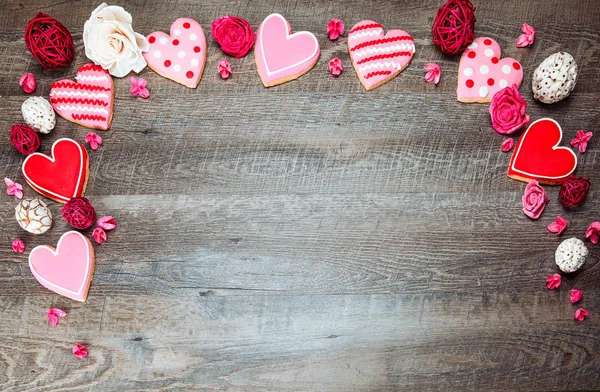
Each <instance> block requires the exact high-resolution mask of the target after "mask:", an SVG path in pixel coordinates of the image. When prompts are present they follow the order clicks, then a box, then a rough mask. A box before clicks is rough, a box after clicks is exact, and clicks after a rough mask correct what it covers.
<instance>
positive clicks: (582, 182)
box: [558, 176, 590, 208]
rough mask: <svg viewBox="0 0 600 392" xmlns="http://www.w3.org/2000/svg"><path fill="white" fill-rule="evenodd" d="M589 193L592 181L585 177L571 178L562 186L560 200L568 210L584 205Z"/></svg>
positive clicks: (559, 193) (559, 194)
mask: <svg viewBox="0 0 600 392" xmlns="http://www.w3.org/2000/svg"><path fill="white" fill-rule="evenodd" d="M589 191H590V180H588V179H587V178H583V177H579V178H577V177H575V176H569V178H567V179H566V180H565V182H563V183H562V185H561V186H560V191H559V192H558V199H559V200H560V202H561V203H562V205H563V206H564V207H566V208H568V207H576V206H578V205H580V204H581V203H583V200H584V199H585V197H586V196H587V194H588V192H589Z"/></svg>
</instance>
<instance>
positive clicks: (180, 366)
mask: <svg viewBox="0 0 600 392" xmlns="http://www.w3.org/2000/svg"><path fill="white" fill-rule="evenodd" d="M442 2H443V1H442V0H420V1H414V0H411V1H402V2H389V1H383V0H374V1H371V2H369V3H364V2H363V1H360V0H348V1H345V2H344V3H343V4H342V3H340V2H323V1H317V0H309V1H292V2H289V1H281V0H263V1H260V2H247V1H241V0H235V1H230V2H222V1H217V0H209V1H202V2H189V1H184V0H170V1H167V2H155V1H140V0H135V1H128V2H126V4H125V3H124V4H122V5H124V6H125V7H126V8H127V9H128V10H129V11H130V12H131V13H132V14H133V17H134V27H135V29H136V30H137V31H139V32H141V33H144V34H147V33H149V32H151V31H154V30H164V31H167V30H168V28H169V25H170V23H171V21H172V19H174V18H176V17H181V16H190V17H194V18H195V19H197V20H198V21H199V22H200V23H201V24H202V25H203V26H204V27H205V31H206V33H207V36H208V44H209V55H208V60H207V65H206V70H205V74H204V76H203V78H202V81H201V83H200V85H199V87H198V88H197V89H195V90H190V89H187V88H185V87H183V86H180V85H177V84H175V83H173V82H170V81H167V80H165V79H163V78H161V77H159V76H158V75H156V74H155V73H154V72H152V71H151V70H144V71H143V72H142V73H141V75H140V76H142V77H144V78H146V79H147V80H148V85H149V88H150V91H151V98H150V99H149V100H147V101H144V100H141V99H138V98H134V97H132V96H131V95H130V94H129V81H128V80H127V79H126V78H124V79H118V80H115V85H116V97H115V98H116V104H115V110H116V114H115V118H114V122H113V127H112V128H111V130H110V131H108V132H102V133H101V135H102V136H103V138H104V140H105V142H104V145H103V146H102V147H101V149H100V150H99V151H97V152H92V153H91V165H92V166H91V167H92V172H91V175H90V180H89V183H88V191H87V194H86V196H88V197H89V198H90V199H91V200H92V202H93V204H94V205H95V206H96V209H97V211H98V214H100V215H105V214H111V215H114V216H115V217H117V220H118V222H119V225H118V229H117V230H116V231H114V232H111V233H109V241H108V242H107V243H105V244H102V245H101V246H96V256H97V268H96V273H95V278H94V281H93V283H92V288H91V291H90V295H89V298H88V301H87V302H86V303H84V304H80V303H74V302H72V301H69V300H66V299H64V298H61V297H59V296H58V295H55V294H52V293H50V292H49V291H48V290H46V289H44V288H43V287H40V286H39V284H37V282H36V281H35V280H34V278H33V277H32V276H31V273H30V271H29V269H28V266H27V262H26V256H27V254H24V255H16V254H14V253H13V252H12V251H11V250H10V247H9V246H8V245H9V244H10V241H11V240H12V239H13V238H15V237H17V236H18V237H21V238H23V239H24V240H25V242H26V244H27V249H31V248H32V247H33V246H35V245H38V244H41V243H48V244H53V243H56V241H57V240H58V238H59V237H60V234H61V233H63V232H64V231H66V230H67V225H66V223H65V222H64V220H63V219H62V218H60V206H59V205H58V204H56V203H51V205H50V208H51V209H52V212H53V213H54V215H55V217H56V220H55V226H54V228H53V230H51V231H50V232H48V233H47V234H45V235H43V236H37V237H36V236H32V235H28V234H26V233H24V232H23V231H22V230H20V229H19V228H18V227H17V225H16V222H15V221H14V216H13V214H14V213H13V208H14V205H15V201H14V199H11V198H8V197H3V198H0V228H1V230H0V244H5V245H4V246H0V260H2V261H0V314H2V315H3V317H0V390H3V391H11V392H13V391H55V390H64V391H84V390H85V391H87V390H133V391H159V390H160V391H179V390H181V391H192V390H202V391H206V390H229V391H266V390H276V391H297V390H307V391H316V390H319V391H321V390H323V391H325V390H327V391H390V390H461V391H462V390H486V391H492V390H511V391H512V390H565V389H568V390H574V389H599V388H600V379H599V378H600V376H599V374H600V372H599V370H600V364H599V361H600V359H599V358H600V357H599V355H598V351H599V350H598V349H599V341H598V336H599V332H600V328H599V324H598V318H597V317H596V315H597V313H598V310H597V309H596V308H597V306H596V304H597V303H598V299H599V298H600V291H599V290H598V277H599V276H600V275H599V269H598V268H599V267H598V265H599V264H598V260H599V259H600V253H599V252H600V250H599V248H598V247H597V246H590V251H591V256H590V259H589V261H588V263H587V264H586V266H585V267H584V269H583V270H582V271H581V272H579V273H576V274H574V275H573V276H568V277H565V279H564V281H563V286H562V287H561V289H560V291H559V292H548V291H547V290H546V289H545V288H544V278H545V277H546V276H547V275H548V274H551V273H553V272H554V271H555V267H554V263H553V254H554V250H555V249H556V246H557V245H558V243H559V242H560V241H561V239H562V238H567V237H568V236H577V237H579V238H582V237H583V233H584V232H585V229H586V228H587V225H588V224H589V223H590V222H591V221H593V220H598V219H599V217H600V192H598V190H597V187H596V185H597V184H600V170H598V167H599V161H600V142H598V140H600V139H598V138H596V137H594V138H593V139H592V141H591V142H590V144H589V147H588V151H587V152H586V153H585V154H578V158H579V162H580V164H579V169H578V172H577V173H578V174H579V175H583V176H586V177H590V178H591V180H592V192H591V193H590V195H589V196H588V198H587V200H586V202H585V204H584V205H583V206H582V207H581V208H578V209H575V210H573V211H565V210H564V209H563V208H562V207H561V206H560V204H559V203H558V188H556V187H554V188H552V187H548V191H549V195H550V197H551V199H552V200H551V202H550V204H548V206H547V208H546V211H545V212H544V214H543V216H542V218H541V219H540V220H539V221H535V222H534V221H531V220H529V219H528V218H526V217H525V216H524V215H523V214H522V213H521V211H520V208H521V202H520V198H521V195H522V192H523V188H524V184H523V183H519V182H515V181H512V180H510V179H508V178H507V177H506V167H507V164H508V160H509V154H503V153H501V152H500V144H501V142H502V141H503V139H504V137H502V136H501V135H498V134H496V133H495V132H494V131H493V130H492V129H491V127H490V122H489V114H488V113H487V106H486V105H464V104H460V103H458V102H456V97H455V92H454V90H455V85H456V78H457V69H458V65H457V61H458V57H456V56H455V57H447V56H443V55H442V54H441V53H440V52H439V51H438V50H437V49H435V47H434V46H433V44H432V42H431V38H430V30H429V29H430V25H431V22H432V20H433V15H434V14H435V10H436V9H437V7H438V6H439V5H440V4H441V3H442ZM5 3H6V4H4V5H3V9H2V12H0V96H1V97H2V98H3V99H2V105H0V128H1V129H4V130H5V131H6V132H7V130H8V129H9V128H10V126H11V125H12V124H13V123H14V122H17V121H20V119H21V115H20V106H21V103H22V101H23V100H24V98H25V95H24V94H23V93H22V92H21V90H20V88H19V86H18V84H17V81H18V78H19V76H20V75H22V74H23V73H25V72H33V73H35V74H36V76H38V90H37V92H36V94H39V95H47V94H48V92H49V88H50V84H51V83H52V82H53V81H55V80H57V79H61V78H64V77H73V76H74V75H75V72H76V69H77V68H78V67H79V66H80V65H82V64H84V63H85V62H87V59H86V58H85V56H84V54H83V49H84V48H83V42H82V29H83V23H84V21H85V20H86V19H87V18H88V16H89V14H90V12H91V11H92V10H93V9H94V8H95V7H96V6H97V3H95V2H91V1H89V0H83V1H77V2H69V1H56V0H42V1H31V0H27V1H15V0H8V1H6V2H5ZM476 4H477V6H478V10H477V19H478V22H477V34H478V35H490V36H492V37H494V38H496V39H497V40H498V42H499V43H500V44H501V46H502V47H503V51H504V55H505V56H510V57H514V58H516V59H518V60H519V61H520V62H521V63H522V65H523V67H524V71H525V79H524V82H523V87H522V88H521V93H522V94H523V96H524V98H525V99H526V101H527V103H528V113H529V114H530V115H531V117H532V118H533V119H537V118H541V117H545V116H549V117H552V118H555V119H556V120H558V121H559V122H560V123H561V124H562V125H563V129H564V133H565V135H564V141H563V142H564V144H566V143H567V142H568V141H569V140H570V139H571V138H572V137H573V136H574V134H575V132H576V130H578V129H585V130H591V131H594V132H596V131H597V129H596V128H597V124H598V122H599V121H600V107H599V106H598V104H597V102H598V100H599V99H600V78H598V75H599V73H600V64H599V63H598V61H597V59H598V54H599V53H600V44H599V42H600V33H599V30H598V26H599V24H600V4H598V3H597V2H596V1H593V0H581V1H566V2H565V1H558V0H546V1H537V0H536V1H530V2H522V1H518V0H508V1H502V2H495V1H491V0H485V1H484V0H477V1H476ZM149 9H152V10H153V11H152V12H149V11H148V10H149ZM37 10H42V11H44V12H47V13H49V14H50V15H52V16H55V17H57V18H58V19H60V20H61V21H63V22H64V23H65V24H66V25H67V26H68V27H69V28H70V29H71V31H72V33H73V37H74V39H75V45H76V49H77V57H76V60H75V62H74V63H73V64H72V66H71V67H70V68H69V69H64V70H56V71H43V70H41V69H40V67H39V65H37V63H36V62H35V60H33V59H32V57H31V55H30V54H29V53H28V52H27V51H26V50H25V47H24V45H23V38H22V34H23V28H24V26H25V23H26V22H27V20H29V19H30V18H31V17H32V16H33V15H34V13H35V12H36V11H37ZM271 12H280V13H282V14H284V15H285V16H286V17H288V19H289V20H290V22H291V23H292V26H293V29H294V30H302V29H306V30H310V31H313V32H314V33H316V35H317V38H318V39H319V41H320V43H321V48H322V55H321V59H320V60H319V62H318V63H317V65H316V66H315V68H314V69H313V70H312V71H311V72H309V73H308V74H306V75H304V76H302V77H301V78H300V79H299V80H297V81H294V82H292V83H287V84H284V85H281V86H278V87H275V88H271V89H268V90H267V89H264V88H263V87H262V84H261V82H260V79H259V77H258V75H257V74H256V71H255V65H254V61H253V58H252V56H247V57H246V58H243V59H239V60H238V59H230V61H231V64H232V68H233V71H234V75H233V76H232V78H231V79H229V80H227V81H223V80H221V79H220V78H219V76H218V74H217V72H216V68H217V64H218V62H219V61H220V59H221V58H223V57H224V55H223V54H222V53H221V52H220V50H219V49H218V47H217V45H216V43H215V42H214V40H212V39H211V38H210V33H209V26H210V22H211V21H212V20H214V19H215V18H217V17H218V16H221V15H223V14H236V15H240V16H243V17H245V18H247V19H248V20H249V21H250V22H251V23H252V24H253V25H254V26H255V27H256V26H258V24H259V23H260V22H261V21H262V19H263V18H264V17H265V16H266V15H267V14H269V13H271ZM165 15H170V16H169V17H167V18H165V17H164V16H165ZM171 16H172V17H171ZM333 17H337V18H340V19H342V20H343V21H344V22H345V23H346V29H347V31H348V29H349V28H351V26H352V25H353V24H354V23H356V22H358V21H359V20H361V19H364V18H370V19H374V20H377V21H379V22H381V23H382V24H383V25H384V26H385V27H386V28H402V29H404V30H406V31H409V32H410V33H412V34H413V35H414V36H415V40H416V43H417V53H416V55H415V58H414V59H413V62H412V63H411V65H410V66H409V67H408V68H407V70H405V71H404V72H403V73H402V74H401V75H400V76H399V77H398V78H396V79H395V80H394V81H392V82H390V83H387V84H385V85H384V86H382V87H380V88H378V89H377V90H376V91H374V92H370V93H366V92H364V91H363V88H362V87H361V85H360V83H359V82H358V79H357V78H356V75H355V73H354V71H353V70H352V67H351V64H350V59H349V56H348V53H347V49H346V39H345V38H342V39H341V40H339V41H336V42H331V41H329V40H328V39H327V37H326V34H325V30H326V24H327V22H328V21H329V20H330V19H331V18H333ZM523 22H528V23H530V24H532V25H533V26H535V27H536V29H537V39H536V42H535V44H534V46H533V47H532V48H526V49H518V48H516V47H515V45H514V42H515V40H516V38H517V36H518V35H519V34H520V26H521V24H522V23H523ZM559 50H565V51H568V52H570V53H571V54H573V55H574V56H575V58H576V60H577V62H578V65H579V79H578V85H577V87H576V89H575V91H574V92H573V94H572V95H571V96H570V97H569V98H568V99H567V100H565V101H563V102H561V103H559V104H556V105H552V106H547V105H542V104H539V103H537V102H535V101H534V100H533V98H532V94H531V91H530V87H529V86H530V83H531V74H532V73H533V70H534V69H535V67H537V65H538V64H539V63H540V62H541V61H542V60H543V59H544V58H545V57H547V56H548V55H549V54H551V53H553V52H556V51H559ZM336 56H337V57H340V58H341V59H342V61H343V63H344V65H345V68H346V69H345V70H344V73H343V74H342V76H341V77H340V78H338V79H334V78H332V77H331V76H330V75H329V73H328V71H327V62H328V61H329V59H330V58H332V57H336ZM427 62H437V63H438V64H440V65H441V67H442V69H443V76H442V82H441V83H440V84H439V85H438V86H437V87H434V86H431V85H428V84H425V83H424V82H423V75H424V71H423V66H424V65H425V64H426V63H427ZM87 132H88V131H87V130H86V129H84V128H81V127H79V126H77V125H74V124H71V123H69V122H67V121H65V120H63V119H58V125H57V129H56V130H55V131H53V132H52V133H51V134H50V135H48V136H44V137H43V138H42V147H41V151H44V152H48V151H49V150H50V146H51V144H52V142H53V141H54V140H55V139H56V138H58V137H73V138H75V139H77V140H81V141H83V139H84V137H85V134H86V133H87ZM22 159H23V157H22V156H19V155H18V154H17V153H16V152H15V151H14V150H13V148H12V147H11V146H10V144H9V143H8V138H7V137H4V138H0V175H1V176H2V177H4V176H8V177H11V178H13V179H17V180H19V181H20V182H23V181H22V178H21V175H20V174H19V173H20V165H21V162H22ZM25 193H26V195H27V196H35V193H34V192H33V191H32V190H31V189H29V188H28V187H26V189H25ZM556 215H562V216H564V217H565V218H566V219H567V220H568V221H569V223H570V225H569V228H568V230H567V232H565V234H563V236H561V237H557V236H556V235H554V234H551V233H549V232H547V230H546V225H547V224H548V223H549V222H550V221H552V220H553V218H554V217H555V216H556ZM182 233H184V237H183V238H182ZM86 234H88V235H89V234H90V232H89V231H88V232H87V233H86ZM588 244H589V242H588ZM571 288H579V289H582V290H583V291H584V300H583V302H582V303H581V306H583V307H585V308H587V309H589V310H590V313H591V317H590V318H588V319H587V320H586V321H585V322H584V323H582V324H579V323H577V322H576V321H574V320H573V312H574V310H575V309H576V306H574V305H571V304H570V303H569V301H568V291H569V289H571ZM50 306H57V307H61V308H64V309H65V310H67V311H68V312H69V316H68V318H67V319H66V320H63V321H61V324H60V325H59V327H58V328H56V329H53V328H51V327H50V326H49V325H48V323H47V322H46V320H45V318H44V312H45V309H46V308H47V307H50ZM77 342H83V343H85V344H87V345H88V346H89V348H90V356H89V357H88V358H87V359H84V360H79V359H77V358H74V357H73V356H72V355H71V353H70V348H71V347H72V346H73V345H74V344H75V343H77Z"/></svg>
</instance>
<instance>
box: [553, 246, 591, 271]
mask: <svg viewBox="0 0 600 392" xmlns="http://www.w3.org/2000/svg"><path fill="white" fill-rule="evenodd" d="M587 255H588V250H587V248H586V247H585V245H584V244H583V241H581V240H580V239H577V238H575V237H573V238H569V239H568V240H564V241H563V242H562V243H561V244H560V245H559V246H558V249H556V253H555V255H554V260H555V261H556V265H558V268H560V270H561V271H562V272H566V273H569V272H575V271H577V270H578V269H579V268H581V266H582V265H583V263H585V259H586V258H587Z"/></svg>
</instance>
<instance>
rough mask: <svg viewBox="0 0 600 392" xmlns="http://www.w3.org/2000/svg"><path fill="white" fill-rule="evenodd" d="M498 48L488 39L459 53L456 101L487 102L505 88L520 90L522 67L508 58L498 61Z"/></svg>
mask: <svg viewBox="0 0 600 392" xmlns="http://www.w3.org/2000/svg"><path fill="white" fill-rule="evenodd" d="M501 54H502V51H501V50H500V45H498V43H497V42H496V41H495V40H493V39H491V38H488V37H480V38H476V39H475V41H473V43H472V44H471V45H469V47H468V48H467V49H466V50H465V51H464V52H463V54H462V56H461V58H460V65H459V66H458V87H457V89H456V99H457V100H459V101H460V102H491V101H492V98H493V97H494V94H496V93H497V92H498V91H500V90H502V89H503V88H505V87H507V86H512V85H513V84H516V85H517V87H521V82H522V81H523V68H522V67H521V64H520V63H519V62H518V61H517V60H515V59H511V58H509V57H507V58H503V59H500V55H501Z"/></svg>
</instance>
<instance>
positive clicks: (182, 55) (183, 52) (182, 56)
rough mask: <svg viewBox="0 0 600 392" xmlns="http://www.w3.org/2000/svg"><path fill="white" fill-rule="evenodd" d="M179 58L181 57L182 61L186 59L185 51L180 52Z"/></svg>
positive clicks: (178, 53)
mask: <svg viewBox="0 0 600 392" xmlns="http://www.w3.org/2000/svg"><path fill="white" fill-rule="evenodd" d="M177 57H179V58H180V59H182V58H184V57H185V50H180V51H179V52H177Z"/></svg>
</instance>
